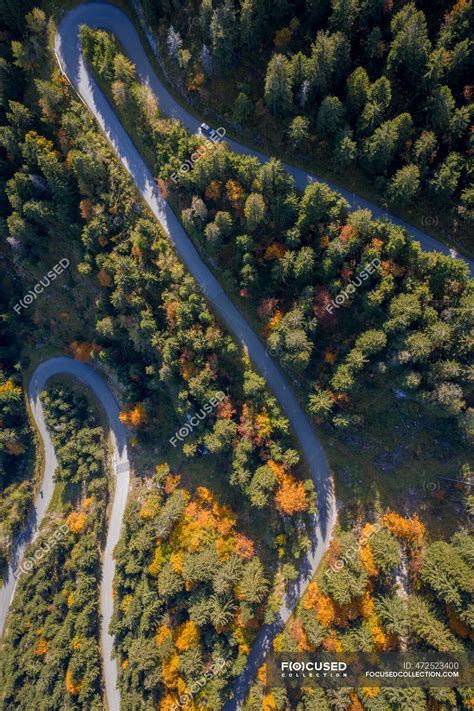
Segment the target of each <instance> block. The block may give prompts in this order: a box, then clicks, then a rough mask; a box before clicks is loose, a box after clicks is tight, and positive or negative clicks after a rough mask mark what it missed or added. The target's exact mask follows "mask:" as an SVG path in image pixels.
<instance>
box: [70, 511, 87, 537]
mask: <svg viewBox="0 0 474 711" xmlns="http://www.w3.org/2000/svg"><path fill="white" fill-rule="evenodd" d="M85 522H86V514H85V513H84V512H83V511H80V512H78V511H73V512H72V513H70V514H69V516H68V517H67V519H66V526H67V527H68V528H69V530H70V531H72V533H80V532H81V531H82V529H83V528H84V524H85Z"/></svg>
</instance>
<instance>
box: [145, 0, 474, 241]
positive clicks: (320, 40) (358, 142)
mask: <svg viewBox="0 0 474 711" xmlns="http://www.w3.org/2000/svg"><path fill="white" fill-rule="evenodd" d="M141 4H142V6H143V8H144V10H145V15H146V18H147V20H148V22H149V24H150V25H151V27H152V28H153V29H155V31H157V33H158V36H159V38H160V40H161V54H162V57H163V60H164V61H165V63H166V66H167V67H168V73H169V74H170V76H172V77H174V79H173V80H174V82H175V83H176V84H177V86H178V88H181V89H182V91H183V93H185V94H187V95H190V96H191V97H193V96H194V97H195V101H197V102H198V103H199V105H200V107H201V108H203V109H208V108H209V107H212V109H213V110H214V114H215V116H217V115H220V116H222V114H224V115H225V120H226V121H227V122H228V124H229V125H230V126H231V127H232V128H233V129H234V130H235V131H236V132H238V133H242V132H245V133H247V135H248V136H249V137H251V138H253V139H254V140H258V137H259V136H260V137H263V138H264V139H265V140H266V142H267V143H268V144H269V145H272V146H273V147H274V149H276V150H280V151H281V152H286V153H288V149H290V150H291V151H292V153H293V155H294V156H295V157H301V158H303V157H305V158H306V159H307V158H308V157H309V158H310V159H311V158H312V159H313V160H315V161H316V163H317V164H319V165H321V166H323V168H325V169H329V170H330V171H331V170H332V172H333V173H336V176H337V174H339V179H341V178H342V179H345V180H346V182H348V181H350V179H351V176H353V173H354V168H355V167H357V168H358V170H360V171H362V172H363V173H364V174H365V176H366V178H367V179H368V180H369V181H370V182H371V183H372V187H373V188H375V190H376V191H378V192H379V194H380V195H381V196H382V197H383V199H384V200H386V201H387V203H388V204H389V205H390V206H391V207H392V208H394V209H395V210H397V209H400V208H403V207H407V206H410V205H412V204H413V203H414V202H416V201H417V200H419V199H420V197H421V198H423V200H424V201H425V204H426V208H425V217H424V220H425V222H424V224H425V226H427V225H428V226H429V225H430V224H431V225H433V224H437V222H438V220H439V219H440V218H439V216H441V219H443V213H446V212H448V213H449V217H450V220H451V232H452V233H453V232H456V230H457V228H458V227H460V228H461V231H463V230H468V229H469V224H470V225H471V226H472V220H473V215H474V212H473V206H474V204H473V190H472V184H471V180H472V165H471V167H470V163H469V155H470V154H471V152H472V144H471V140H472V139H471V134H470V125H471V122H472V113H473V104H472V100H473V93H472V91H473V87H472V76H470V74H469V66H470V65H471V66H472V62H473V47H474V45H473V42H472V33H471V30H470V28H472V24H473V21H474V5H473V3H472V1H470V0H468V1H465V0H461V1H460V2H456V3H452V2H447V1H446V0H444V1H443V0H441V1H440V0H438V1H437V2H427V1H426V0H416V1H412V2H405V1H401V0H306V1H305V2H299V1H298V2H295V1H294V0H280V1H278V2H269V1H267V0H240V2H239V1H237V0H235V1H234V0H225V1H220V2H212V1H211V0H203V2H201V3H199V10H198V11H197V8H196V4H195V3H191V2H179V3H176V2H172V3H171V2H169V3H167V2H165V3H162V2H158V0H143V1H142V3H141ZM430 206H431V209H430ZM427 216H428V217H427ZM436 216H438V218H437V217H436ZM422 224H423V221H422Z"/></svg>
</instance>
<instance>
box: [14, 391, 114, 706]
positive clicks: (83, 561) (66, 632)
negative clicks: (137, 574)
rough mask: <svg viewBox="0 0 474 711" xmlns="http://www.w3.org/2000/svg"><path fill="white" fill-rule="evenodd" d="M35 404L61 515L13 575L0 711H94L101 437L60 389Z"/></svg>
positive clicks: (72, 395)
mask: <svg viewBox="0 0 474 711" xmlns="http://www.w3.org/2000/svg"><path fill="white" fill-rule="evenodd" d="M42 400H43V406H44V409H45V413H46V422H47V425H48V428H49V429H50V432H51V437H52V440H53V444H54V447H55V451H56V455H57V458H58V463H59V467H58V470H57V472H56V475H55V476H56V481H57V482H61V483H62V484H63V486H62V487H61V489H60V491H61V494H60V503H61V506H60V507H57V508H53V510H52V511H51V512H50V513H49V515H48V517H47V521H46V523H45V525H44V526H43V528H42V530H41V534H40V536H39V538H38V540H37V541H36V542H35V543H34V544H33V545H32V546H31V547H30V549H29V550H28V557H27V561H28V564H25V565H24V571H23V572H21V573H20V575H19V581H18V587H17V591H16V594H15V598H14V600H13V603H12V607H11V612H10V617H9V622H8V629H7V633H6V636H5V639H4V641H3V644H2V647H1V651H0V688H1V689H2V693H1V696H0V708H2V709H5V711H6V710H7V709H11V710H12V711H13V710H14V709H18V708H25V709H30V708H45V703H47V708H48V709H58V710H59V709H68V710H70V711H72V710H73V709H93V710H94V711H99V710H100V709H102V708H103V702H102V679H101V659H100V647H99V634H100V616H99V612H100V611H99V585H100V577H101V546H102V542H103V541H104V540H105V531H106V515H105V512H106V507H107V500H108V491H107V489H108V487H107V465H106V446H105V433H104V431H103V429H102V427H101V426H100V425H99V421H98V417H97V414H96V413H94V411H93V408H92V405H91V403H90V402H88V401H87V400H86V399H85V398H84V397H83V396H82V395H79V394H77V393H76V392H74V391H72V390H71V389H70V388H69V387H67V386H64V385H49V386H48V387H47V389H46V391H45V392H44V393H43V396H42ZM37 552H39V557H38V560H37V561H36V559H35V554H36V553H37ZM30 562H31V565H30ZM24 563H25V561H24ZM30 567H31V569H29V568H30Z"/></svg>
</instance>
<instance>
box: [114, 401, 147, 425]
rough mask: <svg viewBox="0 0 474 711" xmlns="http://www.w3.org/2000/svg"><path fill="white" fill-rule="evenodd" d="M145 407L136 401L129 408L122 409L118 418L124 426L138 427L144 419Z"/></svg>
mask: <svg viewBox="0 0 474 711" xmlns="http://www.w3.org/2000/svg"><path fill="white" fill-rule="evenodd" d="M145 419H146V418H145V409H144V407H143V405H142V404H141V403H137V404H136V405H134V406H133V407H132V409H131V410H122V412H121V413H120V415H119V420H120V422H122V423H123V424H124V425H125V426H126V427H134V428H136V427H140V425H141V424H143V422H144V421H145Z"/></svg>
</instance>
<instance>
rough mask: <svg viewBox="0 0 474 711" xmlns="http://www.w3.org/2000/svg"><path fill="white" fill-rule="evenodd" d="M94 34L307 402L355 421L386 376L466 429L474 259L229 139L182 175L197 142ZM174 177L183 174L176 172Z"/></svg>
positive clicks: (124, 103)
mask: <svg viewBox="0 0 474 711" xmlns="http://www.w3.org/2000/svg"><path fill="white" fill-rule="evenodd" d="M83 37H84V42H85V47H86V53H87V55H88V57H89V59H90V61H91V63H92V65H93V66H94V68H95V69H96V70H97V72H98V74H99V76H100V77H101V78H102V81H103V82H104V83H107V82H109V90H110V95H111V96H112V98H113V100H114V101H115V103H116V105H117V108H118V110H119V111H121V112H123V113H124V114H126V113H127V112H129V111H130V110H140V107H141V117H142V119H143V120H142V121H140V122H137V123H136V128H135V133H137V137H138V139H139V140H140V141H141V142H143V143H144V144H145V145H148V148H149V149H151V148H153V149H155V148H156V152H155V154H156V155H157V158H156V162H155V168H156V169H157V172H158V171H159V175H160V176H162V177H161V179H160V180H159V181H158V182H159V183H160V185H161V188H162V190H163V192H164V194H165V195H166V196H167V197H169V198H170V199H171V200H172V201H173V204H174V205H175V207H176V208H177V209H180V210H181V218H182V221H183V224H184V226H185V227H186V229H187V231H188V232H189V234H190V235H191V236H193V237H194V238H195V240H196V241H197V242H198V243H199V244H200V245H201V246H202V248H203V252H204V253H205V254H210V255H211V256H212V257H213V258H214V260H217V262H218V263H219V265H220V268H221V270H222V273H223V276H224V279H226V278H228V280H229V281H228V283H229V284H230V285H231V286H233V288H234V289H235V292H236V293H238V294H239V297H240V303H242V304H246V305H247V306H250V307H251V309H252V312H253V314H254V315H255V317H256V318H257V319H258V321H259V324H260V326H259V327H260V333H261V335H262V336H263V337H264V338H266V340H267V343H268V348H269V351H270V352H271V353H272V354H274V355H275V356H277V357H278V358H279V360H280V361H281V363H282V365H283V366H285V367H287V368H289V369H290V370H291V371H292V373H293V375H294V376H296V378H298V379H300V381H301V382H302V383H303V385H302V387H303V388H304V389H305V391H306V396H307V403H308V409H309V411H310V412H311V413H312V414H313V415H315V416H316V417H318V418H320V419H321V420H324V419H331V421H332V423H333V424H334V425H335V426H337V427H347V426H348V425H349V423H350V417H349V416H350V415H351V413H352V411H353V409H354V408H356V407H357V396H358V392H360V390H361V389H363V388H364V387H366V386H367V385H369V384H377V382H380V383H384V382H387V381H388V382H390V383H392V384H393V387H396V388H397V389H402V390H403V391H404V392H406V393H407V394H409V395H410V397H412V398H414V399H416V401H417V402H419V403H420V404H422V405H423V406H424V407H425V410H426V416H427V417H432V418H434V419H436V418H443V419H446V420H449V419H451V420H455V421H456V422H457V424H458V426H459V427H460V429H461V430H462V431H463V432H467V430H468V429H469V426H470V425H469V422H470V412H469V403H468V396H469V393H470V392H471V390H472V366H471V365H470V360H469V359H470V353H471V351H472V345H473V330H472V329H473V318H474V316H473V314H474V312H473V294H472V282H471V281H470V279H469V269H468V266H467V265H466V264H465V263H464V262H462V261H460V260H453V259H451V258H449V257H445V256H443V255H441V254H439V253H425V252H423V251H422V250H421V248H420V246H419V245H418V244H417V243H415V242H412V241H411V240H410V239H409V238H408V236H407V235H406V234H405V232H404V231H403V230H402V229H401V228H399V227H396V226H394V225H392V224H391V223H389V222H381V221H374V220H372V219H371V215H370V213H369V212H368V211H365V210H359V211H357V212H354V213H350V214H349V213H348V209H347V208H348V206H347V203H346V202H345V201H344V199H343V198H341V197H340V196H339V195H338V194H337V193H335V192H333V191H331V190H330V189H329V188H327V187H326V186H324V185H321V184H320V183H317V182H316V183H313V184H311V185H310V186H308V187H307V188H306V190H305V192H304V194H303V195H298V194H297V193H296V192H295V190H294V188H293V183H292V179H291V178H290V176H288V174H286V173H285V171H284V170H283V168H282V166H281V163H280V162H279V161H277V160H274V159H273V160H271V161H270V162H269V163H267V164H265V165H263V166H261V165H260V164H259V162H258V161H257V160H256V159H254V158H250V157H246V156H240V155H238V154H235V153H232V152H231V151H229V150H228V149H227V148H226V146H225V145H218V146H215V147H214V148H213V149H212V150H206V151H204V153H203V155H202V157H201V158H200V159H199V160H198V161H196V163H195V165H194V168H193V170H192V171H188V172H184V171H182V173H179V165H180V161H182V160H184V159H186V157H187V156H189V155H191V154H192V153H193V150H194V148H195V147H196V143H199V139H198V138H196V137H193V138H189V139H188V142H187V143H185V138H186V134H185V133H184V131H183V129H180V128H179V126H178V125H177V124H176V122H173V121H167V120H165V119H163V118H161V117H160V113H159V107H157V105H156V102H154V101H153V97H152V96H151V95H150V94H149V92H148V90H147V89H145V88H144V87H141V86H140V85H139V84H138V83H137V81H136V79H135V76H134V68H133V66H132V65H131V64H130V62H129V61H128V60H127V59H126V57H124V56H120V54H117V52H118V48H117V47H116V46H114V45H115V41H114V40H113V38H111V37H110V36H108V35H107V34H106V33H104V32H96V33H94V32H92V31H90V30H86V29H84V30H83ZM94 40H95V41H94ZM144 95H146V96H147V97H148V102H147V103H146V104H144V102H143V101H142V98H143V96H144ZM145 106H146V109H145V108H144V107H145ZM138 127H140V128H138ZM186 150H187V151H188V154H187V155H186ZM168 156H171V157H168ZM176 172H177V173H178V180H176V179H172V178H171V175H176ZM167 177H168V180H166V178H167ZM374 264H375V266H376V267H377V268H375V267H374ZM370 265H372V266H370ZM367 267H368V271H367ZM341 294H344V297H341ZM341 298H342V303H340V300H341ZM315 374H317V376H316V375H315Z"/></svg>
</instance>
